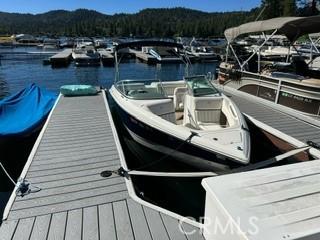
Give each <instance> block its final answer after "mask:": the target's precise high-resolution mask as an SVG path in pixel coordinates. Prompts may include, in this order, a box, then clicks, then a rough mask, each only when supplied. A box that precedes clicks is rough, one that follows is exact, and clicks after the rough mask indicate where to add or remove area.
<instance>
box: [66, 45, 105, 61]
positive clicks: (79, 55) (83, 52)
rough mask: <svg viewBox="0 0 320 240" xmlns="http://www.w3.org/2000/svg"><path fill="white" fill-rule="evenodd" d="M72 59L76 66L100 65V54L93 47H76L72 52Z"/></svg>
mask: <svg viewBox="0 0 320 240" xmlns="http://www.w3.org/2000/svg"><path fill="white" fill-rule="evenodd" d="M72 58H73V59H74V61H75V64H76V66H98V65H100V54H99V53H98V52H97V51H96V50H95V48H94V47H93V46H88V45H81V46H77V48H75V49H74V50H73V52H72Z"/></svg>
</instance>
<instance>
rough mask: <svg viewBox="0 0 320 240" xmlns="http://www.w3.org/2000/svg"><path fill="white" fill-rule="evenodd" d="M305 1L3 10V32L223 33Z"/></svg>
mask: <svg viewBox="0 0 320 240" xmlns="http://www.w3.org/2000/svg"><path fill="white" fill-rule="evenodd" d="M302 1H303V0H298V2H299V4H300V5H298V4H297V3H296V1H295V0H283V1H278V0H263V1H262V5H261V7H258V8H254V9H252V10H250V11H238V12H223V13H218V12H214V13H207V12H202V11H197V10H191V9H186V8H170V9H166V8H162V9H145V10H142V11H140V12H138V13H135V14H115V15H112V16H111V15H105V14H102V13H99V12H97V11H92V10H86V9H78V10H76V11H64V10H56V11H50V12H47V13H43V14H36V15H33V14H17V13H5V12H0V34H2V35H3V34H14V33H29V34H36V35H41V34H45V35H46V34H51V35H60V36H61V35H64V36H97V35H101V36H102V35H103V36H130V35H131V36H139V37H171V36H196V37H208V36H222V34H223V31H224V30H225V29H226V28H228V27H233V26H236V25H239V24H241V23H244V22H248V21H254V20H255V19H256V18H257V17H259V18H260V19H263V18H264V19H266V18H269V17H275V16H283V15H296V14H299V15H303V14H304V13H305V12H306V11H307V10H309V8H308V5H307V3H305V4H303V3H301V2H302ZM312 2H316V1H312ZM264 6H266V7H264ZM311 7H312V6H311ZM311 7H310V8H311ZM305 9H306V10H305ZM299 11H300V12H299ZM301 11H302V12H301ZM313 14H317V12H315V13H313Z"/></svg>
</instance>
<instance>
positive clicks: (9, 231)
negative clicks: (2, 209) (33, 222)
mask: <svg viewBox="0 0 320 240" xmlns="http://www.w3.org/2000/svg"><path fill="white" fill-rule="evenodd" d="M18 222H19V221H18V220H14V221H5V222H3V223H2V224H1V227H0V236H1V240H11V239H12V237H13V236H14V233H15V230H16V228H17V225H18Z"/></svg>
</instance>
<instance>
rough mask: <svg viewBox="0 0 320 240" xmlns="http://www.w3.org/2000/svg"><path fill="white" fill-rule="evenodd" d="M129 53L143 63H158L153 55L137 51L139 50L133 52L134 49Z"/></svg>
mask: <svg viewBox="0 0 320 240" xmlns="http://www.w3.org/2000/svg"><path fill="white" fill-rule="evenodd" d="M129 51H130V53H132V54H133V55H134V56H135V57H136V58H137V59H139V60H140V61H142V62H144V63H147V64H155V63H157V59H156V58H155V57H154V56H152V55H151V54H148V53H144V52H141V51H137V50H133V49H130V50H129Z"/></svg>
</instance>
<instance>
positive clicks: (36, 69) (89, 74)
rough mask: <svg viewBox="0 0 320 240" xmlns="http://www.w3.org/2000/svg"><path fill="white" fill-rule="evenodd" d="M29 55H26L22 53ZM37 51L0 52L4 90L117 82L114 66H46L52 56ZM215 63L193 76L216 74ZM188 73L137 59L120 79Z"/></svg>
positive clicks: (125, 64) (170, 77)
mask: <svg viewBox="0 0 320 240" xmlns="http://www.w3.org/2000/svg"><path fill="white" fill-rule="evenodd" d="M24 52H25V53H26V54H23V53H24ZM35 52H41V51H39V49H36V48H31V47H30V48H14V49H0V55H2V57H1V59H2V60H1V65H0V83H1V82H2V83H3V84H4V85H3V86H2V89H3V90H2V91H6V92H7V93H8V94H9V93H14V92H16V91H18V90H21V89H23V88H24V87H26V86H27V84H30V83H36V84H37V85H39V86H41V87H45V88H47V89H50V90H53V91H58V89H59V87H60V86H61V85H64V84H91V85H99V86H104V87H110V86H111V85H112V83H113V80H114V68H113V67H103V66H101V67H76V66H75V65H74V64H73V63H71V64H70V65H69V67H66V68H52V67H51V66H50V65H48V66H44V65H43V64H42V61H43V60H44V59H47V58H48V57H49V56H51V55H52V54H43V53H41V54H40V53H39V54H36V53H35ZM28 53H29V54H28ZM215 69H216V63H201V64H200V63H199V64H194V65H192V67H191V72H192V73H194V74H207V73H208V72H212V73H214V72H215ZM184 72H185V65H184V64H157V65H147V64H144V63H141V62H139V61H137V60H130V61H126V62H123V63H121V64H120V78H121V79H130V78H131V79H153V78H160V79H162V80H177V79H182V77H183V75H184Z"/></svg>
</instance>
